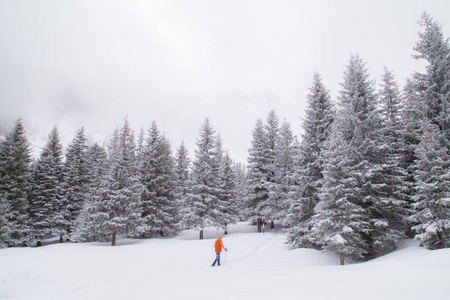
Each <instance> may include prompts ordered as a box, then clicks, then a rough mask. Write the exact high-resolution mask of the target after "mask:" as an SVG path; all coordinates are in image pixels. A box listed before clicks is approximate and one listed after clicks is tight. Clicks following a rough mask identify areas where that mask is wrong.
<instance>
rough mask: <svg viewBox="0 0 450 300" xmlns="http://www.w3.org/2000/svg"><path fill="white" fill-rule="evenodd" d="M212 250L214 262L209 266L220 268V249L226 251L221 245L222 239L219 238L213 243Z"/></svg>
mask: <svg viewBox="0 0 450 300" xmlns="http://www.w3.org/2000/svg"><path fill="white" fill-rule="evenodd" d="M214 248H215V251H216V259H215V260H214V262H213V264H212V265H211V267H214V266H215V265H216V262H217V265H218V266H220V252H222V248H223V249H225V251H228V250H227V248H225V246H224V245H223V241H222V237H221V236H219V238H218V239H217V240H216V242H215V243H214Z"/></svg>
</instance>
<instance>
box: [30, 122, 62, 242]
mask: <svg viewBox="0 0 450 300" xmlns="http://www.w3.org/2000/svg"><path fill="white" fill-rule="evenodd" d="M63 173H64V166H63V150H62V145H61V142H60V137H59V132H58V129H57V127H56V126H55V127H53V129H52V131H51V132H50V134H49V136H48V142H47V144H46V145H45V147H44V148H43V149H42V152H41V155H40V157H39V159H38V160H37V162H36V164H35V167H34V170H33V176H32V178H33V180H32V186H33V187H32V190H31V192H30V194H29V204H30V207H29V214H30V221H31V223H30V224H31V225H32V228H33V236H34V238H35V239H37V241H42V240H43V239H46V238H50V237H52V236H62V235H63V234H64V232H65V229H66V228H67V227H68V223H67V222H68V220H66V219H65V216H64V215H63V214H61V212H62V211H63V210H64V207H63V203H62V198H63V195H62V188H63V184H64V174H63Z"/></svg>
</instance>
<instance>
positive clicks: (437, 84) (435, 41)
mask: <svg viewBox="0 0 450 300" xmlns="http://www.w3.org/2000/svg"><path fill="white" fill-rule="evenodd" d="M419 25H420V26H421V27H422V28H423V29H424V31H423V32H419V41H418V42H417V43H416V45H415V47H414V50H415V51H416V52H417V55H415V56H414V57H415V58H416V59H424V60H426V61H427V63H428V65H427V66H426V73H425V74H422V76H421V81H422V84H423V91H422V93H421V96H422V97H423V99H424V101H425V103H426V108H427V110H426V113H427V117H428V118H429V119H430V120H431V122H432V123H433V124H435V125H437V126H438V128H439V130H440V131H442V133H443V134H444V137H445V138H446V140H447V142H446V144H447V148H449V149H450V44H449V40H448V38H444V34H443V33H442V28H441V25H440V24H439V23H438V22H436V21H434V20H433V18H432V17H430V15H428V14H427V13H424V14H423V16H422V19H421V20H420V21H419Z"/></svg>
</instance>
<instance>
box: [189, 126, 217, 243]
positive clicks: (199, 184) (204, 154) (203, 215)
mask: <svg viewBox="0 0 450 300" xmlns="http://www.w3.org/2000/svg"><path fill="white" fill-rule="evenodd" d="M215 145H216V137H215V132H214V129H213V127H212V126H211V124H210V122H209V120H208V119H206V120H205V122H204V123H203V124H202V126H201V128H200V138H199V139H198V140H197V147H198V149H197V150H196V151H195V160H194V163H193V169H192V174H191V180H190V193H189V195H188V197H187V203H186V205H187V211H186V214H185V216H184V220H185V223H186V224H187V225H188V226H190V227H194V228H195V229H197V230H199V231H200V239H203V230H204V228H205V227H207V226H212V225H216V226H221V225H222V224H219V223H217V220H215V219H214V210H215V209H216V205H217V201H218V198H217V195H218V180H217V171H216V169H215V168H216V166H217V162H216V161H215V159H216V157H217V156H216V152H215Z"/></svg>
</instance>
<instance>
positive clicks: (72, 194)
mask: <svg viewBox="0 0 450 300" xmlns="http://www.w3.org/2000/svg"><path fill="white" fill-rule="evenodd" d="M86 140H87V139H86V137H85V134H84V128H81V129H80V130H79V131H78V132H77V133H76V136H75V138H74V139H73V141H72V142H71V143H70V144H69V146H68V147H67V150H66V161H65V162H64V173H65V179H66V183H65V187H64V193H65V195H64V200H63V209H64V211H63V212H62V214H63V215H64V218H65V219H66V220H67V225H66V229H65V231H66V232H65V234H63V235H66V234H67V235H69V236H70V235H71V233H72V231H73V230H74V228H73V227H74V223H75V220H76V219H77V217H78V214H79V213H80V211H81V209H82V207H83V203H84V200H85V199H86V195H87V193H88V190H89V175H88V172H89V171H88V166H87V155H86V152H87V149H88V146H87V145H86ZM61 238H62V236H61Z"/></svg>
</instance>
